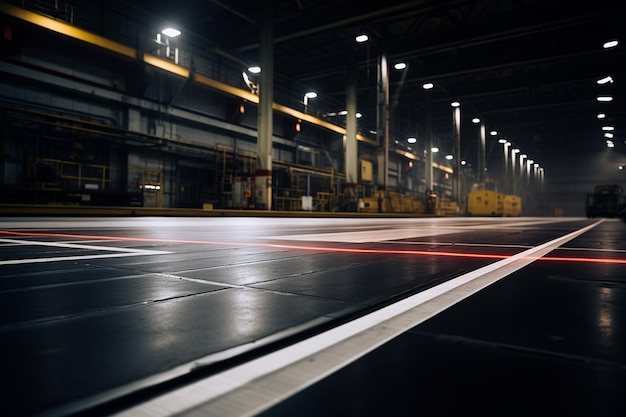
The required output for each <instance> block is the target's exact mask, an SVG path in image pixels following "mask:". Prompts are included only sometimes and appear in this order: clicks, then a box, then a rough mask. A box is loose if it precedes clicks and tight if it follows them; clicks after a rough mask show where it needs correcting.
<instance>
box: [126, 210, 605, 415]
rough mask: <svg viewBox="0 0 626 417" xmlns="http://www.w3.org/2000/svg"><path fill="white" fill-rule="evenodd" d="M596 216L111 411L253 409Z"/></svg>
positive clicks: (529, 258) (523, 261)
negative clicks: (221, 369)
mask: <svg viewBox="0 0 626 417" xmlns="http://www.w3.org/2000/svg"><path fill="white" fill-rule="evenodd" d="M600 223H601V221H599V222H596V223H594V224H591V225H589V226H587V227H585V228H583V229H580V230H577V231H575V232H572V233H570V234H568V235H565V236H562V237H560V238H557V239H554V240H552V241H550V242H547V243H545V244H542V245H540V246H537V247H534V248H532V249H529V250H526V251H524V252H521V253H519V254H517V255H514V256H512V257H510V258H507V259H503V260H501V261H498V262H494V263H492V264H490V265H487V266H485V267H482V268H479V269H477V270H475V271H472V272H470V273H468V274H465V275H462V276H460V277H457V278H454V279H452V280H449V281H446V282H444V283H442V284H440V285H438V286H436V287H433V288H430V289H428V290H425V291H422V292H420V293H418V294H415V295H413V296H411V297H408V298H406V299H404V300H401V301H399V302H397V303H394V304H392V305H390V306H387V307H385V308H382V309H380V310H377V311H375V312H373V313H371V314H368V315H366V316H363V317H360V318H358V319H356V320H354V321H351V322H349V323H346V324H344V325H341V326H338V327H335V328H333V329H331V330H328V331H326V332H324V333H321V334H319V335H316V336H314V337H311V338H309V339H307V340H304V341H302V342H299V343H296V344H293V345H291V346H288V347H286V348H283V349H280V350H278V351H276V352H273V353H270V354H268V355H265V356H263V357H260V358H258V359H255V360H252V361H250V362H247V363H245V364H242V365H239V366H236V367H234V368H232V369H228V370H226V371H224V372H221V373H219V374H216V375H213V376H211V377H208V378H205V379H203V380H201V381H198V382H195V383H193V384H189V385H187V386H185V387H182V388H180V389H177V390H174V391H172V392H169V393H167V394H165V395H162V396H160V397H157V398H154V399H152V400H149V401H147V402H145V403H144V404H140V405H138V406H135V407H132V408H130V409H128V410H125V411H123V412H120V413H118V414H116V415H117V416H119V417H134V416H138V415H142V416H143V415H145V416H171V415H174V414H176V415H184V414H186V413H189V414H193V415H202V416H228V417H230V416H252V415H255V414H258V413H260V412H262V411H263V410H266V409H268V408H269V407H271V406H273V405H275V404H277V403H279V402H281V401H283V400H285V399H286V398H288V397H290V396H292V395H294V394H295V393H297V392H298V391H301V390H303V389H305V388H307V387H308V386H310V385H312V384H314V383H315V382H317V381H319V380H321V379H323V378H325V377H326V376H328V375H330V374H332V373H333V372H336V371H337V370H339V369H341V368H342V367H345V366H346V365H348V364H350V363H352V362H354V361H355V360H357V359H359V358H360V357H362V356H363V355H365V354H367V353H369V352H371V351H372V350H374V349H376V348H377V347H379V346H381V345H382V344H384V343H386V342H388V341H390V340H391V339H393V338H395V337H397V336H398V335H400V334H402V333H404V332H406V331H407V330H409V329H411V328H412V327H415V326H416V325H418V324H420V323H422V322H423V321H425V320H427V319H429V318H431V317H433V316H435V315H436V314H438V313H440V312H441V311H443V310H445V309H447V308H449V307H451V306H452V305H454V304H456V303H458V302H460V301H461V300H463V299H465V298H467V297H469V296H470V295H472V294H474V293H476V292H478V291H480V290H481V289H483V288H485V287H487V286H489V285H491V284H493V283H494V282H497V281H498V280H500V279H502V278H504V277H505V276H507V275H509V274H511V273H513V272H515V271H517V270H519V269H520V268H522V267H524V266H526V265H528V264H530V263H532V262H534V261H535V260H537V259H539V258H540V257H542V256H544V255H545V254H547V253H549V252H550V251H552V250H554V249H556V248H558V247H559V246H560V245H562V244H564V243H565V242H567V241H569V240H571V239H574V238H575V237H577V236H579V235H581V234H583V233H585V232H586V231H588V230H589V229H591V228H593V227H595V226H596V225H598V224H600Z"/></svg>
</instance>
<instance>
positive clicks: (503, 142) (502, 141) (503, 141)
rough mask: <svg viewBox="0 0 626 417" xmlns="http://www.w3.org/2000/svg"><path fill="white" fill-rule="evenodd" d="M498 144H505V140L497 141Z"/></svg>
mask: <svg viewBox="0 0 626 417" xmlns="http://www.w3.org/2000/svg"><path fill="white" fill-rule="evenodd" d="M498 143H502V144H505V143H506V139H498Z"/></svg>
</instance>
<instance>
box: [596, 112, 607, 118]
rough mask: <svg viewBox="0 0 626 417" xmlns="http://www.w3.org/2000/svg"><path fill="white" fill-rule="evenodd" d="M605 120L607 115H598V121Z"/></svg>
mask: <svg viewBox="0 0 626 417" xmlns="http://www.w3.org/2000/svg"><path fill="white" fill-rule="evenodd" d="M604 118H606V114H605V113H598V119H604Z"/></svg>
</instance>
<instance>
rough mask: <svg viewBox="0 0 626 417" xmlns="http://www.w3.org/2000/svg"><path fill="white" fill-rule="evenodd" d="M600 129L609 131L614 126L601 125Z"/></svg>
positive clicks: (613, 128)
mask: <svg viewBox="0 0 626 417" xmlns="http://www.w3.org/2000/svg"><path fill="white" fill-rule="evenodd" d="M602 130H604V131H605V132H611V131H613V130H615V127H613V126H602Z"/></svg>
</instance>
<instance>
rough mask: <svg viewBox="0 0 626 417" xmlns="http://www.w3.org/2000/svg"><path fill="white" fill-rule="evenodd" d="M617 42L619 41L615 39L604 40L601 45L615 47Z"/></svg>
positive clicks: (607, 47) (605, 47)
mask: <svg viewBox="0 0 626 417" xmlns="http://www.w3.org/2000/svg"><path fill="white" fill-rule="evenodd" d="M618 44H619V41H618V40H617V39H616V40H612V41H608V42H605V43H604V45H602V47H603V48H604V49H609V48H615V47H616V46H617V45H618Z"/></svg>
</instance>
